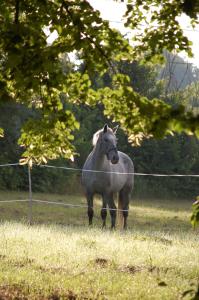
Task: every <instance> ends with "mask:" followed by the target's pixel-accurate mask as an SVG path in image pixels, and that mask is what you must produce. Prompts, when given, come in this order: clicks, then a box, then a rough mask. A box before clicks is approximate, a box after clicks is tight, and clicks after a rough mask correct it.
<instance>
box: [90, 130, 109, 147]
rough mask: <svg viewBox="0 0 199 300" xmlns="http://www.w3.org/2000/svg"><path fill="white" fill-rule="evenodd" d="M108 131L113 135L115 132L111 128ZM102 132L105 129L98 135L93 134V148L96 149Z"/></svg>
mask: <svg viewBox="0 0 199 300" xmlns="http://www.w3.org/2000/svg"><path fill="white" fill-rule="evenodd" d="M107 130H108V132H110V133H112V134H113V130H112V129H111V128H108V129H107ZM102 132H103V129H100V130H98V131H97V132H96V133H94V134H93V146H94V147H95V146H96V144H97V141H98V139H99V136H100V134H101V133H102Z"/></svg>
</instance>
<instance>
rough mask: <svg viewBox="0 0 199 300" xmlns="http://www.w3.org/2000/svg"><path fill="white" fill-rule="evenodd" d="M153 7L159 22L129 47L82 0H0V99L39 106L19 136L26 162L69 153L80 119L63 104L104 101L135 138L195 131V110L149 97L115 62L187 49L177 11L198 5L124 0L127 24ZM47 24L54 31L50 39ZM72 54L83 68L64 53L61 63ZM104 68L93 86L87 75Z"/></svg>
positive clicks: (153, 16)
mask: <svg viewBox="0 0 199 300" xmlns="http://www.w3.org/2000/svg"><path fill="white" fill-rule="evenodd" d="M162 4H164V5H162ZM151 7H154V8H155V9H154V10H153V11H152V14H151V19H150V24H151V26H153V23H157V24H158V28H157V29H155V30H154V28H152V27H150V28H148V29H146V30H145V34H144V35H143V38H141V39H140V38H139V37H138V36H137V41H138V42H140V44H139V45H138V46H136V47H132V46H131V45H130V43H129V42H128V40H126V39H125V38H123V36H122V35H121V33H119V32H118V31H116V30H114V29H111V28H110V27H109V24H108V22H107V21H104V20H103V19H102V18H101V17H100V13H99V12H98V11H96V10H94V9H93V7H92V6H91V5H90V4H89V2H88V1H84V0H76V1H74V0H73V1H66V0H49V1H47V0H44V1H39V0H34V1H33V0H28V1H27V0H10V1H7V2H5V1H1V3H0V70H1V74H0V99H1V101H4V102H7V101H8V100H11V101H15V102H18V103H22V104H24V105H26V106H27V107H31V108H33V109H34V110H37V111H38V113H37V114H36V115H37V116H36V119H32V120H29V121H28V122H27V124H25V125H24V127H23V129H22V134H21V137H20V139H19V143H20V144H21V145H23V146H24V147H25V148H26V150H25V152H24V153H23V158H24V160H23V162H24V163H27V162H29V163H30V164H32V163H33V162H36V163H41V162H46V161H47V159H55V158H57V157H59V156H60V155H62V156H64V157H65V158H72V157H73V153H74V151H75V150H74V147H73V145H72V139H73V138H72V136H73V134H74V131H75V130H76V129H77V128H78V127H79V125H78V123H77V121H76V120H75V117H74V115H73V114H72V112H70V111H69V110H67V109H65V106H66V103H71V104H74V103H75V104H78V105H80V104H84V105H85V104H87V105H92V106H95V105H98V104H102V105H103V106H104V107H105V114H106V115H107V116H108V117H111V118H113V119H114V121H116V122H120V123H121V125H122V128H123V129H124V130H125V131H126V132H127V133H128V135H129V136H130V140H131V141H133V142H137V143H139V142H140V140H141V139H142V137H143V136H151V135H153V136H155V137H163V136H164V135H165V134H167V133H170V132H172V131H176V132H187V133H192V134H195V135H196V136H198V135H199V132H198V123H199V118H198V117H197V116H194V115H192V114H191V113H185V111H184V109H183V108H182V107H180V108H178V109H175V110H174V109H172V108H171V107H170V106H169V105H167V104H165V103H164V102H162V101H160V100H158V99H155V98H154V99H153V100H151V101H149V99H148V98H147V97H143V96H142V95H141V94H139V93H138V92H137V91H134V89H133V88H132V86H131V84H130V83H129V79H128V78H127V76H126V75H122V74H118V68H117V65H116V64H115V62H118V61H123V60H135V59H136V58H137V57H138V56H139V57H140V56H141V57H143V55H146V58H147V59H150V58H152V57H153V56H154V55H155V54H161V53H162V50H163V48H167V49H168V50H173V49H177V50H186V51H187V52H188V53H189V54H190V55H191V50H190V43H189V41H188V39H187V38H186V37H184V35H183V33H182V30H181V29H180V26H179V24H178V22H177V21H176V17H177V16H178V15H180V14H181V13H182V12H186V13H187V15H189V16H190V17H191V18H192V19H193V21H194V20H195V18H196V14H197V10H198V6H197V5H195V4H192V6H188V5H187V3H186V1H184V2H179V1H176V0H175V1H174V0H173V1H169V0H168V1H164V3H162V1H151V0H150V1H149V0H146V1H138V0H137V1H133V2H132V4H127V12H126V18H127V21H126V26H129V27H130V28H133V29H136V28H138V27H139V24H140V22H142V21H147V20H146V17H145V15H144V12H147V14H148V16H150V13H149V12H150V8H151ZM45 31H46V32H47V31H49V32H51V33H52V32H56V33H57V38H56V39H55V40H54V41H53V42H52V43H51V44H48V43H47V37H46V34H45ZM70 53H77V54H78V58H79V60H80V61H83V62H84V68H83V70H81V72H80V71H79V70H78V66H74V65H73V64H72V63H71V62H70V61H69V59H68V58H67V61H66V64H65V67H64V68H63V57H67V56H66V54H70ZM113 61H114V63H113ZM78 63H79V62H78ZM108 70H109V71H111V72H110V74H111V81H110V86H109V87H105V88H104V87H101V88H99V89H93V87H92V77H93V74H96V72H97V73H98V76H103V75H104V74H105V73H106V72H107V71H108ZM115 74H117V75H115ZM112 75H114V76H112ZM112 77H113V78H112ZM146 96H147V95H146ZM1 134H2V133H1Z"/></svg>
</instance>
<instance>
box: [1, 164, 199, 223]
mask: <svg viewBox="0 0 199 300" xmlns="http://www.w3.org/2000/svg"><path fill="white" fill-rule="evenodd" d="M14 166H21V165H20V164H19V163H10V164H9V163H7V164H0V167H1V168H3V167H14ZM40 167H41V168H53V169H63V170H66V171H77V172H82V171H84V172H90V173H108V174H119V175H121V176H122V175H128V174H131V175H135V176H151V177H178V178H179V177H195V178H199V174H154V173H136V172H134V173H126V172H123V173H122V172H105V171H101V170H88V169H84V170H83V169H82V168H73V167H64V166H53V165H41V166H40ZM27 173H28V191H29V197H28V198H27V199H12V200H1V201H0V204H3V203H14V202H26V203H28V222H29V224H32V223H33V203H41V204H46V205H57V206H62V207H68V208H69V207H71V208H85V209H87V208H88V206H87V205H83V204H73V203H60V202H57V201H47V200H41V199H34V198H33V193H32V176H31V168H30V167H29V166H27ZM102 209H104V210H109V211H111V210H117V211H127V210H122V209H117V208H116V209H115V208H102Z"/></svg>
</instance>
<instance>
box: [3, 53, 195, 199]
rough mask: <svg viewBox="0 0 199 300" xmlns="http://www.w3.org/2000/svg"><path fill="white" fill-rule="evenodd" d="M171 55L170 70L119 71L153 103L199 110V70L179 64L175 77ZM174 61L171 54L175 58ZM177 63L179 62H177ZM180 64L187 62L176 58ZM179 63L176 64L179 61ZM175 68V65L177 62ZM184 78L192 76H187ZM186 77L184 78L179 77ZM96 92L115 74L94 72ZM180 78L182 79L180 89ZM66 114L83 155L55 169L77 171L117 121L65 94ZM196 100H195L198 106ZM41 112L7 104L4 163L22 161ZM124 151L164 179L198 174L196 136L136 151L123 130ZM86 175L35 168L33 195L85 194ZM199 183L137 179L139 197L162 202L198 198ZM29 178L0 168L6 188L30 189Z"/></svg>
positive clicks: (132, 67) (138, 67) (19, 170)
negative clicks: (27, 125) (21, 141)
mask: <svg viewBox="0 0 199 300" xmlns="http://www.w3.org/2000/svg"><path fill="white" fill-rule="evenodd" d="M168 55H169V54H168V53H166V54H165V57H166V58H167V63H166V65H165V68H164V69H163V67H161V68H160V67H159V66H154V65H152V64H150V65H144V64H140V63H138V62H136V61H135V62H133V63H127V62H120V63H117V64H118V65H117V68H118V69H119V71H120V72H121V73H123V74H126V75H128V76H129V78H130V85H131V86H132V87H133V89H134V90H135V91H136V92H138V93H139V94H141V95H142V96H146V97H147V98H148V99H153V98H154V97H157V98H159V99H162V100H164V101H165V102H167V103H170V104H171V103H172V105H173V106H174V107H175V105H179V104H181V103H183V104H185V106H186V107H187V110H190V109H191V110H194V109H197V107H198V105H199V96H198V94H197V91H198V89H197V88H198V81H197V74H198V69H196V68H193V67H192V66H189V68H188V70H187V66H186V64H184V65H183V64H179V65H178V64H177V65H176V67H175V74H174V75H175V76H172V77H171V74H170V73H169V68H171V66H170V61H169V60H168ZM169 57H170V58H171V57H172V56H171V54H170V56H169ZM172 59H173V57H172ZM176 59H177V61H179V60H180V61H181V62H182V61H183V60H182V59H181V58H179V57H176ZM173 61H174V60H173ZM174 63H175V61H174ZM62 65H63V70H64V72H67V71H68V68H72V66H71V65H69V64H68V62H67V56H63V57H62ZM79 71H80V72H83V71H84V64H81V65H80V66H79ZM183 72H184V74H186V76H184V77H182V76H183V75H182V74H183ZM178 74H181V77H179V76H178ZM91 78H92V88H93V89H95V90H98V89H99V88H101V87H108V86H111V75H110V74H109V72H106V73H105V74H104V75H103V76H100V75H99V74H98V73H95V72H93V73H92V75H91ZM174 78H178V79H179V84H178V85H176V88H174V87H175V84H176V82H174V81H173V80H174ZM60 98H61V101H62V103H63V105H64V108H65V109H70V110H71V111H72V112H73V113H74V115H75V117H76V119H77V121H78V122H79V123H80V125H81V126H80V130H79V131H74V141H73V144H74V146H75V148H76V152H77V155H76V157H75V161H74V162H73V163H72V162H70V161H66V160H64V159H58V160H54V161H53V162H52V163H51V164H53V165H56V166H73V167H76V168H81V167H82V166H83V163H84V161H85V159H86V157H87V155H88V153H89V152H90V151H91V149H92V144H91V141H92V135H93V133H94V132H95V131H97V130H98V129H99V128H101V127H102V126H103V125H104V123H108V124H109V125H110V126H111V125H113V124H114V122H113V121H112V120H111V119H107V117H105V116H104V114H103V111H104V107H103V104H98V105H94V106H87V105H86V104H80V105H77V104H74V103H69V102H68V101H67V97H66V95H65V94H64V93H62V94H61V95H60ZM193 99H194V101H193ZM37 114H38V110H37V111H36V110H34V109H33V108H27V107H26V106H24V105H23V104H16V103H14V102H12V101H6V102H1V105H0V115H1V118H0V127H3V128H5V132H4V135H5V136H4V138H3V139H1V140H0V162H1V163H2V164H3V163H13V162H17V161H18V160H19V159H20V156H21V154H22V152H23V151H22V150H23V149H22V148H21V147H20V146H19V145H18V144H17V140H18V138H19V136H20V130H21V128H22V125H23V124H24V122H25V121H26V120H28V119H29V118H30V117H33V116H34V118H37ZM118 148H119V149H120V150H121V151H124V152H126V153H127V154H129V155H130V157H131V158H132V159H133V161H134V164H135V171H136V172H140V173H162V174H164V173H165V174H176V173H180V174H197V173H198V170H199V141H198V140H197V139H196V138H195V137H193V136H187V135H185V134H181V135H179V134H175V135H174V136H169V137H167V138H164V139H163V140H154V139H147V140H144V141H143V143H142V144H141V146H139V147H135V146H134V147H132V145H130V143H129V142H128V137H127V135H126V134H125V133H124V132H123V131H122V130H121V129H120V130H119V131H118ZM80 177H81V172H77V171H66V170H61V169H48V168H42V167H39V166H37V167H36V166H35V167H34V168H33V170H32V181H33V191H35V192H36V191H37V192H40V191H41V192H58V193H67V192H68V193H74V192H77V191H81V179H80ZM197 186H198V179H194V178H161V177H160V178H158V177H136V178H135V189H134V196H135V197H148V198H150V197H156V198H171V197H172V198H179V199H182V198H192V199H193V198H195V196H196V195H197V193H198V191H197ZM27 188H28V176H27V167H26V166H24V167H22V166H20V167H17V166H16V167H12V168H1V169H0V189H9V190H12V189H13V190H16V189H17V190H27Z"/></svg>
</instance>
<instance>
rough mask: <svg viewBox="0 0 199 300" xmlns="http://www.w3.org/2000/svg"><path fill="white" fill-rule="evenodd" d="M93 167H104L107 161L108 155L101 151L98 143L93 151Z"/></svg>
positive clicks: (96, 168)
mask: <svg viewBox="0 0 199 300" xmlns="http://www.w3.org/2000/svg"><path fill="white" fill-rule="evenodd" d="M92 160H93V167H94V169H95V170H98V169H102V168H103V166H104V163H105V161H106V156H105V155H104V154H102V152H101V151H100V146H99V145H98V144H97V145H96V146H95V148H94V149H93V152H92Z"/></svg>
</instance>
